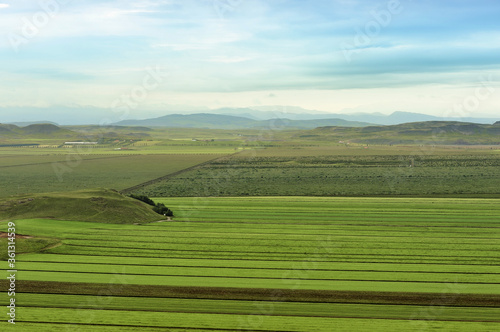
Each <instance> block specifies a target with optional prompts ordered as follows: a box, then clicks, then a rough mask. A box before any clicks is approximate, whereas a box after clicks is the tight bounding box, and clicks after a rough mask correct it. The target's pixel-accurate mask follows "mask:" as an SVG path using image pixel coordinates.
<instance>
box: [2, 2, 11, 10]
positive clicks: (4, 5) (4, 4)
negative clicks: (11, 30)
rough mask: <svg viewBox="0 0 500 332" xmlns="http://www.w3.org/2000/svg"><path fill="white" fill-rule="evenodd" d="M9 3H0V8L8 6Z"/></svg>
mask: <svg viewBox="0 0 500 332" xmlns="http://www.w3.org/2000/svg"><path fill="white" fill-rule="evenodd" d="M9 7H10V5H9V4H6V3H0V9H4V8H9Z"/></svg>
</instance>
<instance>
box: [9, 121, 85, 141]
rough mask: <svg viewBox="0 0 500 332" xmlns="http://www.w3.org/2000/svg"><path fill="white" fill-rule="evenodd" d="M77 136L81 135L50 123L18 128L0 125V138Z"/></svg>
mask: <svg viewBox="0 0 500 332" xmlns="http://www.w3.org/2000/svg"><path fill="white" fill-rule="evenodd" d="M78 136H81V135H80V134H78V133H76V132H74V131H71V130H68V129H64V128H61V127H58V126H56V125H54V124H51V123H38V124H31V125H29V126H26V127H18V126H16V125H13V124H1V123H0V138H26V137H36V138H55V137H61V138H70V137H78Z"/></svg>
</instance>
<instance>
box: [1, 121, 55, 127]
mask: <svg viewBox="0 0 500 332" xmlns="http://www.w3.org/2000/svg"><path fill="white" fill-rule="evenodd" d="M47 123H48V124H52V125H54V126H58V125H59V124H57V123H55V122H52V121H27V122H9V123H7V124H12V125H16V126H18V127H26V126H29V125H32V124H47Z"/></svg>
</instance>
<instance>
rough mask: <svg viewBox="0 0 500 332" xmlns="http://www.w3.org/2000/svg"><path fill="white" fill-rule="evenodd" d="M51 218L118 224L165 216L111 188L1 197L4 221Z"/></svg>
mask: <svg viewBox="0 0 500 332" xmlns="http://www.w3.org/2000/svg"><path fill="white" fill-rule="evenodd" d="M35 218H50V219H58V220H78V221H93V222H102V223H115V224H132V223H142V222H152V221H157V220H160V219H162V216H160V215H159V214H157V213H155V212H154V211H153V210H152V208H151V206H150V205H147V204H145V203H143V202H141V201H138V200H135V199H132V198H130V197H126V196H123V195H121V194H120V193H118V192H116V191H114V190H109V189H93V190H81V191H72V192H60V193H45V194H30V195H24V196H16V197H10V198H7V199H3V200H0V220H15V219H35Z"/></svg>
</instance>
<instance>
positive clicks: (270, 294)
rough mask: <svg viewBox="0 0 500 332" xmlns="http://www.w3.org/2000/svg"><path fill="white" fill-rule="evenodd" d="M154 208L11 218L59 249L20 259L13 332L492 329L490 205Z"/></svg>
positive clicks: (497, 311) (396, 202)
mask: <svg viewBox="0 0 500 332" xmlns="http://www.w3.org/2000/svg"><path fill="white" fill-rule="evenodd" d="M156 200H158V201H160V202H163V203H165V204H166V205H167V206H169V207H171V208H172V209H174V211H175V213H176V218H175V219H174V221H170V222H162V223H148V224H142V225H118V224H102V223H92V222H79V221H64V220H49V219H25V220H18V221H16V229H17V230H18V232H19V233H20V234H29V235H33V236H36V237H40V238H43V237H50V238H57V239H59V240H61V241H62V245H59V246H57V247H53V248H50V249H45V250H41V251H40V248H33V251H38V252H33V253H29V254H22V255H19V256H18V262H17V264H18V281H17V283H18V286H17V287H18V289H17V290H18V292H17V295H16V301H17V303H18V311H17V316H16V317H17V319H18V320H17V324H16V326H15V327H14V328H12V330H16V329H18V330H19V329H25V330H29V329H37V330H40V331H58V330H60V331H66V330H70V329H71V330H73V331H75V330H76V331H87V330H92V331H94V330H96V331H100V330H102V331H119V330H120V331H122V330H123V331H126V330H127V329H139V328H140V329H141V330H146V331H147V330H148V329H151V330H155V329H156V330H157V329H167V330H172V331H241V330H247V331H296V332H299V331H304V332H305V331H431V330H435V329H441V330H444V331H471V330H472V331H495V330H498V328H499V327H500V319H499V317H500V267H499V263H500V260H499V258H498V254H497V253H498V243H499V240H500V224H499V223H500V222H499V220H500V218H499V217H500V206H499V205H498V200H496V199H452V198H433V199H427V198H332V197H246V198H243V197H240V198H222V197H219V198H206V197H197V198H164V199H156ZM0 225H1V227H0V230H5V228H6V225H5V224H4V223H1V224H0ZM5 280H6V279H5V278H3V279H2V281H1V282H0V285H1V287H3V288H5V287H7V284H6V281H5ZM6 300H7V297H6V293H2V302H5V301H6ZM1 324H2V325H1V326H2V328H4V330H10V326H9V325H8V324H7V323H5V322H2V323H1Z"/></svg>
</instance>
